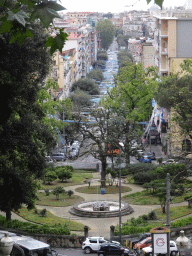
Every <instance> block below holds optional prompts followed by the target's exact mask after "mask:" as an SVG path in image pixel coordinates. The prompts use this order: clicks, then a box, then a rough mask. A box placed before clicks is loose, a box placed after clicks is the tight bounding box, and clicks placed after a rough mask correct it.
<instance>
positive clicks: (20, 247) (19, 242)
mask: <svg viewBox="0 0 192 256" xmlns="http://www.w3.org/2000/svg"><path fill="white" fill-rule="evenodd" d="M5 233H7V231H0V240H1V239H2V238H3V237H4V236H5ZM9 237H11V239H12V240H13V249H12V251H11V254H10V256H15V255H16V256H25V255H26V256H29V255H33V256H53V255H57V252H56V251H54V250H52V249H51V248H50V245H49V244H46V243H44V242H41V241H39V240H36V239H33V238H31V237H27V236H23V235H18V234H15V233H9ZM0 249H1V247H0Z"/></svg>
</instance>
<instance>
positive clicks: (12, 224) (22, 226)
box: [0, 215, 70, 235]
mask: <svg viewBox="0 0 192 256" xmlns="http://www.w3.org/2000/svg"><path fill="white" fill-rule="evenodd" d="M0 226H2V227H4V228H12V229H17V230H20V231H25V232H28V233H30V234H55V235H70V230H69V228H68V227H67V226H66V225H65V226H61V225H59V226H57V227H52V226H49V225H38V224H33V223H30V222H23V221H19V220H10V221H7V220H6V218H5V217H4V216H2V215H0Z"/></svg>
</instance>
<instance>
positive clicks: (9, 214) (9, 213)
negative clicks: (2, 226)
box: [6, 210, 11, 221]
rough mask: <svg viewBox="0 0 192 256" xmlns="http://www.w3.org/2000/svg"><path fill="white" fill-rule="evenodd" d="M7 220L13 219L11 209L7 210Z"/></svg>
mask: <svg viewBox="0 0 192 256" xmlns="http://www.w3.org/2000/svg"><path fill="white" fill-rule="evenodd" d="M6 220H7V221H10V220H11V211H10V210H6Z"/></svg>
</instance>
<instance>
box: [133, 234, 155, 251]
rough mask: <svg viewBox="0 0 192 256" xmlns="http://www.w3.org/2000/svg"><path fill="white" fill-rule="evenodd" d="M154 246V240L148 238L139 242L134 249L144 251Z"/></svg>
mask: <svg viewBox="0 0 192 256" xmlns="http://www.w3.org/2000/svg"><path fill="white" fill-rule="evenodd" d="M150 245H152V238H151V237H147V238H145V239H144V240H142V241H140V242H138V243H136V244H135V246H134V249H138V250H139V249H142V248H144V247H147V246H150Z"/></svg>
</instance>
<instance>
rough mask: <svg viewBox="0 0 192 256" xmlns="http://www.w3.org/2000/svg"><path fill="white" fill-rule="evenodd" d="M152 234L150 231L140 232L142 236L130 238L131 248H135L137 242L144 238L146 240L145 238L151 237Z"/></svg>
mask: <svg viewBox="0 0 192 256" xmlns="http://www.w3.org/2000/svg"><path fill="white" fill-rule="evenodd" d="M150 236H151V233H149V232H148V233H142V234H140V236H138V237H135V238H133V239H130V240H129V242H130V245H131V248H133V247H134V245H135V244H136V243H139V242H141V241H142V240H144V239H145V238H147V237H150Z"/></svg>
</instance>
